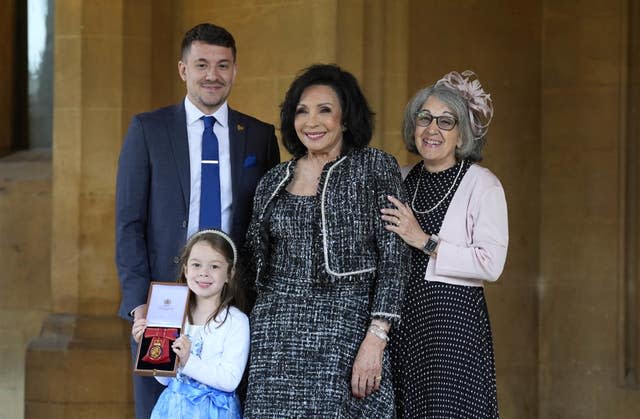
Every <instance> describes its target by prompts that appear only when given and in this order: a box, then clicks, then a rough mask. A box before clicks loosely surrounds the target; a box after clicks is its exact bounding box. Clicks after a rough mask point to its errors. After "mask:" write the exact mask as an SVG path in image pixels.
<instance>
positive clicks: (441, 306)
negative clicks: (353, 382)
mask: <svg viewBox="0 0 640 419" xmlns="http://www.w3.org/2000/svg"><path fill="white" fill-rule="evenodd" d="M469 166H470V164H469V163H468V162H466V161H462V162H458V163H457V164H456V165H455V166H453V167H451V168H449V169H447V170H444V171H442V172H438V173H430V172H427V171H426V170H424V168H423V164H422V162H420V163H418V164H417V165H416V166H415V167H413V168H412V169H411V171H410V172H409V174H408V175H407V178H406V179H405V187H406V189H407V195H408V197H409V199H410V200H411V202H412V206H413V208H414V213H415V215H416V218H417V220H418V222H419V223H420V226H421V227H422V229H423V230H424V231H425V232H426V233H428V234H437V233H438V232H439V231H440V227H441V226H442V222H443V220H444V216H445V214H446V212H447V208H448V207H449V204H450V203H451V199H452V198H453V195H454V194H455V191H456V190H457V188H458V186H459V184H460V181H461V180H462V178H463V177H464V175H465V173H466V172H467V169H468V168H469ZM432 208H433V209H432ZM428 210H430V211H428ZM427 211H428V212H427ZM462 222H464V221H462ZM428 262H429V256H428V255H426V254H424V253H423V252H422V251H420V250H418V249H415V248H414V249H413V253H412V271H411V277H410V279H409V282H408V284H407V288H406V291H405V297H404V303H403V306H402V323H401V324H400V325H399V326H398V327H396V328H395V330H394V332H393V335H392V339H391V354H392V366H393V371H394V373H393V374H394V387H395V391H396V408H397V415H398V417H399V418H421V419H422V418H443V419H444V418H447V419H454V418H460V419H463V418H464V419H470V418H474V419H477V418H497V417H498V403H497V397H496V381H495V365H494V357H493V343H492V336H491V327H490V324H489V317H488V312H487V307H486V303H485V299H484V292H483V288H482V287H467V286H461V285H452V284H446V283H441V282H435V281H427V280H425V279H424V275H425V271H426V269H427V264H428Z"/></svg>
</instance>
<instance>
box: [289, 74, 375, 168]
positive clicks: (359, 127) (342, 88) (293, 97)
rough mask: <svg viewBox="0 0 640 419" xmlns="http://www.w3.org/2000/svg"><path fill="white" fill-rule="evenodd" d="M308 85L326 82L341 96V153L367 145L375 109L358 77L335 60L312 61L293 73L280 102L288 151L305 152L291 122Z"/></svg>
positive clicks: (326, 84)
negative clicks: (336, 63) (282, 100)
mask: <svg viewBox="0 0 640 419" xmlns="http://www.w3.org/2000/svg"><path fill="white" fill-rule="evenodd" d="M310 86H328V87H330V88H332V89H333V91H334V92H335V93H336V95H337V96H338V99H339V100H340V107H341V108H342V125H343V127H344V128H345V131H344V134H343V137H342V144H343V145H342V154H344V153H347V152H349V151H350V150H353V149H358V148H363V147H365V146H367V145H368V144H369V142H370V141H371V136H372V135H373V116H374V113H373V112H372V111H371V108H370V107H369V103H368V102H367V99H366V98H365V97H364V94H363V93H362V90H360V86H359V85H358V81H357V80H356V78H355V77H354V76H353V75H352V74H351V73H349V72H347V71H344V70H342V69H341V68H340V67H338V66H337V65H335V64H315V65H312V66H311V67H308V68H306V69H304V70H302V72H301V73H300V74H299V75H298V76H297V77H296V79H295V80H294V81H293V82H292V83H291V86H289V90H288V91H287V93H286V95H285V97H284V102H282V105H280V131H281V132H282V142H283V144H284V146H285V148H286V149H287V151H289V153H291V154H292V155H293V156H294V157H302V156H304V155H305V154H306V153H307V148H306V147H305V146H304V144H303V143H302V141H300V139H299V138H298V135H297V134H296V128H295V125H294V122H295V118H296V108H297V107H298V103H299V102H300V97H301V96H302V93H303V92H304V90H305V89H306V88H308V87H310Z"/></svg>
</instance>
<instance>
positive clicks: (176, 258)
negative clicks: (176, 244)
mask: <svg viewBox="0 0 640 419" xmlns="http://www.w3.org/2000/svg"><path fill="white" fill-rule="evenodd" d="M173 263H175V264H176V265H177V264H178V263H180V257H179V256H176V257H174V258H173Z"/></svg>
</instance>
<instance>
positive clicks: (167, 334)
mask: <svg viewBox="0 0 640 419" xmlns="http://www.w3.org/2000/svg"><path fill="white" fill-rule="evenodd" d="M144 337H145V338H151V343H150V344H149V349H148V350H147V353H146V354H145V356H144V357H143V358H142V360H143V361H144V362H148V363H150V364H164V363H166V362H169V360H170V357H169V341H172V340H176V338H177V337H178V329H164V328H159V327H150V328H147V330H145V331H144Z"/></svg>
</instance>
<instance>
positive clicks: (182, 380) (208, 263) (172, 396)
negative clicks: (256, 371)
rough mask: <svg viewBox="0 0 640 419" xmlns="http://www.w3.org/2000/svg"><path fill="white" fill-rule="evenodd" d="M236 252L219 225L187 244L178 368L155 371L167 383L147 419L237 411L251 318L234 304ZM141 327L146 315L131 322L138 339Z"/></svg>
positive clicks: (200, 417)
mask: <svg viewBox="0 0 640 419" xmlns="http://www.w3.org/2000/svg"><path fill="white" fill-rule="evenodd" d="M237 255H238V252H237V250H236V247H235V245H234V244H233V242H232V240H231V238H229V236H227V235H226V234H224V233H222V232H220V231H217V230H204V231H201V232H199V233H196V234H194V235H193V236H192V237H191V238H190V239H189V241H188V243H187V245H186V246H185V248H184V251H183V252H182V256H181V267H182V269H181V271H182V272H181V275H180V279H179V281H180V282H185V281H186V283H187V285H188V286H189V289H190V290H191V292H190V293H189V303H188V307H189V311H188V323H187V324H186V325H185V327H184V329H183V333H182V335H181V336H180V337H179V338H178V339H176V340H175V342H174V343H173V345H172V348H173V351H174V352H175V353H176V354H177V355H178V357H179V370H178V374H177V376H176V377H175V378H168V377H156V379H157V380H158V381H160V382H161V383H162V384H164V385H168V386H167V388H166V389H165V390H164V391H163V392H162V394H161V395H160V398H159V399H158V401H157V403H156V405H155V407H154V409H153V412H152V414H151V419H160V418H162V419H164V418H194V419H205V418H207V419H210V418H211V419H212V418H240V417H241V416H240V403H239V400H238V397H237V396H236V394H235V389H236V387H237V386H238V384H239V383H240V379H241V378H242V374H243V372H244V368H245V366H246V363H247V357H248V354H249V320H248V318H247V316H246V315H245V314H244V313H242V312H241V311H240V310H239V309H238V308H237V307H235V306H234V305H232V304H236V305H237V304H239V303H241V302H240V301H238V300H239V298H240V295H241V294H240V289H239V283H238V280H237V276H236V266H235V264H236V261H237V258H238V256H237ZM145 327H146V319H140V320H138V321H136V322H135V323H134V325H133V335H134V337H135V338H136V340H137V341H138V342H139V341H140V339H141V338H142V334H143V333H144V328H145Z"/></svg>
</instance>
